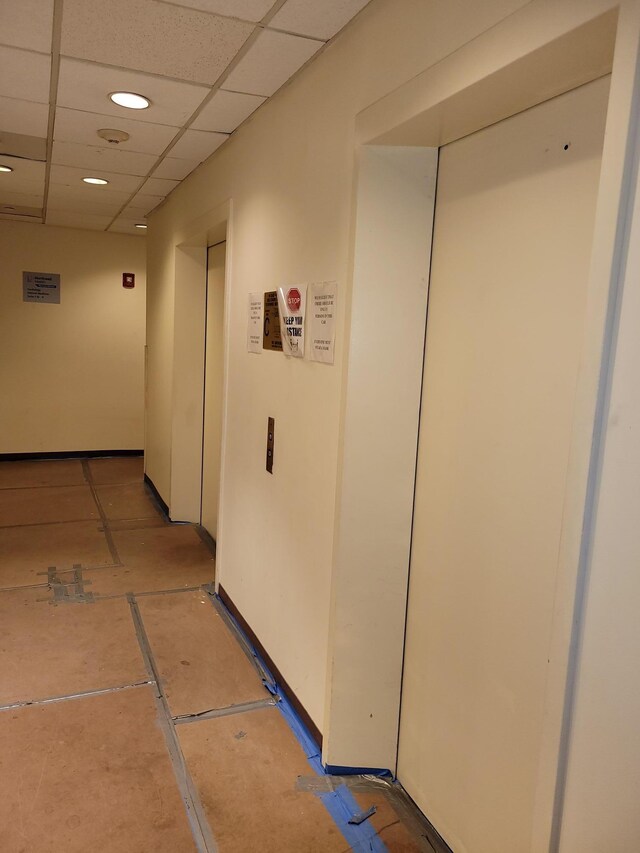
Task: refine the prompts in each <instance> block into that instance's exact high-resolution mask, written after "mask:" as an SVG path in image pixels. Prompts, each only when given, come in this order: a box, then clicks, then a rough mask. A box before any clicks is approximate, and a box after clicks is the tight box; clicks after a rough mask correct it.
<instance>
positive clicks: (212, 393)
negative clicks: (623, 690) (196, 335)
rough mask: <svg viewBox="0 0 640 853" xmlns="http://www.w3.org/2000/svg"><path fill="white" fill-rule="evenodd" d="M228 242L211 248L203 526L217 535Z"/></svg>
mask: <svg viewBox="0 0 640 853" xmlns="http://www.w3.org/2000/svg"><path fill="white" fill-rule="evenodd" d="M225 250H226V243H218V244H217V245H216V246H210V247H209V249H208V250H207V301H206V304H207V309H206V324H207V327H206V339H205V340H206V344H205V371H204V428H203V447H202V510H201V512H202V526H203V527H204V528H205V529H206V530H207V531H208V532H209V533H210V534H211V536H213V538H214V539H216V538H217V534H218V505H219V496H220V451H221V444H222V392H223V358H224V278H225V257H226V251H225Z"/></svg>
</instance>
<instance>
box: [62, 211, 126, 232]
mask: <svg viewBox="0 0 640 853" xmlns="http://www.w3.org/2000/svg"><path fill="white" fill-rule="evenodd" d="M111 219H112V217H110V216H100V215H96V214H91V213H73V212H70V211H65V210H51V209H49V210H47V219H46V222H47V225H59V226H62V227H63V228H83V229H85V230H88V231H106V229H107V227H108V225H109V223H110V222H111Z"/></svg>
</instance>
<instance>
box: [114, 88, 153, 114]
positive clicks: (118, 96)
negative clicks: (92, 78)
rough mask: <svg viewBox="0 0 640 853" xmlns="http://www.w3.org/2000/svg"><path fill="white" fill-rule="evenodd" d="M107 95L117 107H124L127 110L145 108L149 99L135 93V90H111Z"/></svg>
mask: <svg viewBox="0 0 640 853" xmlns="http://www.w3.org/2000/svg"><path fill="white" fill-rule="evenodd" d="M109 97H110V98H111V100H112V101H113V103H114V104H117V105H118V106H119V107H126V108H127V109H128V110H146V108H147V107H148V106H149V104H150V103H151V101H150V100H149V98H145V97H144V95H136V93H135V92H112V93H111V94H110V95H109Z"/></svg>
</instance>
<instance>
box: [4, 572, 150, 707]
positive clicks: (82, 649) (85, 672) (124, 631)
mask: <svg viewBox="0 0 640 853" xmlns="http://www.w3.org/2000/svg"><path fill="white" fill-rule="evenodd" d="M87 589H88V590H90V587H88V588H87ZM42 599H45V600H42ZM52 599H53V593H52V592H51V591H49V590H48V589H47V588H35V589H22V590H16V591H13V592H2V593H0V626H2V628H1V630H0V673H2V678H0V705H8V704H10V703H11V702H19V701H27V700H30V699H38V698H43V697H47V696H66V695H68V694H71V693H79V692H82V691H84V690H98V689H102V688H104V687H116V686H118V685H122V684H131V683H134V682H137V681H143V680H145V679H147V678H148V676H147V672H146V670H145V667H144V663H143V660H142V656H141V654H140V650H139V646H138V641H137V638H136V634H135V630H134V626H133V620H132V618H131V612H130V608H129V605H128V603H127V601H126V600H125V599H110V600H108V601H99V602H97V603H95V604H51V603H50V601H51V600H52Z"/></svg>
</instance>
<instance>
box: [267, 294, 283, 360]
mask: <svg viewBox="0 0 640 853" xmlns="http://www.w3.org/2000/svg"><path fill="white" fill-rule="evenodd" d="M262 349H270V350H276V352H282V335H281V334H280V312H279V311H278V291H277V290H270V291H268V293H265V295H264V319H263V323H262Z"/></svg>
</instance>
